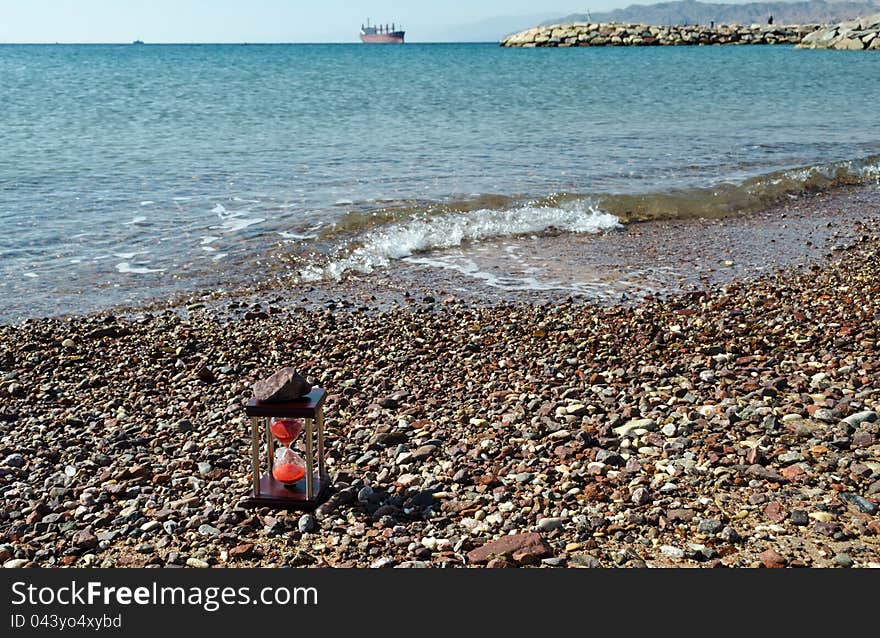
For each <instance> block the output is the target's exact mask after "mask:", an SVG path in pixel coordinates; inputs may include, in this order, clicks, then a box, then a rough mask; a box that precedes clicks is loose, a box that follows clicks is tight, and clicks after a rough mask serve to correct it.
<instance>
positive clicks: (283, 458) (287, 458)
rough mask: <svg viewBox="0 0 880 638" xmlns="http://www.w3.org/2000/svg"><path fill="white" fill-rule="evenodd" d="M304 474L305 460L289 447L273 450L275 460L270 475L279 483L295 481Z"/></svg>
mask: <svg viewBox="0 0 880 638" xmlns="http://www.w3.org/2000/svg"><path fill="white" fill-rule="evenodd" d="M305 475H306V462H305V461H304V460H303V458H302V457H301V456H300V455H299V454H297V453H296V452H294V451H293V450H291V449H290V448H289V447H285V446H282V447H279V448H278V449H277V450H275V460H274V463H273V464H272V476H274V477H275V480H276V481H278V482H280V483H286V484H290V483H296V482H297V481H299V480H300V479H301V478H302V477H304V476H305Z"/></svg>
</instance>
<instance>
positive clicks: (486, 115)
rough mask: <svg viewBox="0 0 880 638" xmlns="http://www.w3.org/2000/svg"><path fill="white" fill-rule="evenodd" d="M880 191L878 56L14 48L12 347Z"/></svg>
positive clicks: (3, 51) (734, 50)
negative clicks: (198, 300) (222, 302)
mask: <svg viewBox="0 0 880 638" xmlns="http://www.w3.org/2000/svg"><path fill="white" fill-rule="evenodd" d="M878 179H880V55H877V54H876V53H875V52H865V51H808V50H797V49H795V48H794V47H791V46H730V47H670V48H660V47H657V48H655V47H613V48H586V49H584V48H581V49H575V48H572V49H506V48H501V47H499V46H497V44H494V43H483V44H409V43H408V44H405V45H402V46H399V45H398V46H370V45H362V44H328V45H306V44H302V45H299V44H291V45H283V44H279V45H245V44H241V45H225V44H224V45H201V44H199V45H150V44H146V45H130V44H125V45H0V322H6V323H8V322H15V321H21V320H24V319H27V318H31V317H43V316H56V315H64V314H69V313H89V312H93V311H99V310H102V309H106V308H112V307H118V306H128V305H138V304H147V303H155V302H156V301H161V300H169V301H170V300H173V299H175V298H179V297H181V296H186V295H188V294H191V293H193V292H197V291H215V292H217V293H218V294H221V293H224V292H226V291H229V292H232V291H236V290H247V289H251V288H254V287H259V286H260V285H261V282H264V281H266V280H268V279H272V278H274V279H276V280H277V279H278V278H279V277H283V278H285V280H286V281H287V282H289V285H291V286H304V287H305V286H314V285H320V282H321V281H336V280H340V279H341V280H344V279H345V278H346V277H349V276H351V275H352V274H356V275H357V276H359V277H360V276H363V275H364V273H367V274H369V273H376V272H379V271H383V270H384V269H387V268H388V267H389V265H391V264H393V263H394V262H395V261H397V260H414V261H417V260H422V262H423V263H424V264H426V265H425V268H443V267H444V263H443V256H444V254H445V253H444V251H449V250H452V249H460V248H461V247H462V246H474V245H480V244H481V243H482V242H486V243H487V245H488V244H489V243H491V242H495V244H497V240H498V238H504V237H516V236H522V235H529V236H533V235H539V236H540V235H542V234H543V235H546V241H548V242H552V241H554V237H558V236H559V234H560V233H562V234H566V233H603V232H613V230H614V229H617V228H620V227H621V226H622V225H626V224H635V223H639V222H641V221H644V220H650V219H663V218H676V217H689V216H691V217H694V216H697V217H703V216H720V215H742V214H748V213H749V212H750V211H753V210H757V209H765V208H767V207H768V206H772V205H774V203H778V202H779V201H782V200H784V199H786V198H791V197H798V196H799V195H800V194H802V193H805V192H808V191H814V190H821V189H826V188H834V187H836V186H839V185H842V184H854V183H872V182H873V183H876V182H877V181H878ZM550 231H552V232H550ZM426 256H427V257H428V258H426ZM476 275H479V273H476ZM521 283H522V282H521ZM524 285H525V286H526V287H527V286H528V284H527V282H526V283H525V284H524Z"/></svg>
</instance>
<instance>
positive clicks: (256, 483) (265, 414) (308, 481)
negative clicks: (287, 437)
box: [242, 388, 330, 510]
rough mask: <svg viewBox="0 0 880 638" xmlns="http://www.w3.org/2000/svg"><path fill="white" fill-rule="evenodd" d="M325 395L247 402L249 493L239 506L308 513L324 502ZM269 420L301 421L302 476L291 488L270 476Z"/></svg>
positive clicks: (272, 450)
mask: <svg viewBox="0 0 880 638" xmlns="http://www.w3.org/2000/svg"><path fill="white" fill-rule="evenodd" d="M326 396H327V393H326V391H325V390H324V388H312V391H311V392H309V393H308V394H307V395H305V396H304V397H302V398H300V399H298V400H296V401H286V402H278V403H276V402H264V401H257V399H255V398H254V399H251V400H250V401H248V403H247V405H246V406H245V413H246V414H247V415H248V416H249V417H250V419H251V456H252V458H251V462H252V466H253V467H252V470H253V491H252V493H251V495H250V496H249V497H248V498H246V499H245V500H244V502H243V503H242V504H243V505H245V506H249V507H274V508H278V509H300V510H310V509H314V508H315V507H317V506H318V505H319V504H320V503H321V502H323V501H324V500H325V499H326V496H327V492H328V489H329V487H330V479H329V476H328V475H327V468H326V466H325V463H324V411H323V404H324V399H325V398H326ZM273 418H280V419H301V420H302V421H303V422H304V428H303V430H304V433H303V434H301V435H300V436H301V437H304V446H303V447H304V452H305V454H304V456H305V462H306V473H305V477H304V478H303V479H302V480H300V481H298V482H297V483H295V484H292V485H291V484H287V485H285V484H284V483H281V482H280V481H278V480H276V479H275V478H274V477H273V476H272V463H273V462H274V459H275V443H276V442H275V438H274V437H273V436H272V433H271V431H270V429H269V428H270V424H271V422H272V419H273ZM264 432H265V434H264ZM261 441H263V443H262V444H261ZM291 445H292V444H291ZM261 448H262V450H261ZM261 452H262V453H261ZM316 453H317V454H316ZM264 455H265V456H264ZM262 458H265V460H266V463H267V469H266V472H263V470H262V462H261V459H262ZM316 466H317V467H316Z"/></svg>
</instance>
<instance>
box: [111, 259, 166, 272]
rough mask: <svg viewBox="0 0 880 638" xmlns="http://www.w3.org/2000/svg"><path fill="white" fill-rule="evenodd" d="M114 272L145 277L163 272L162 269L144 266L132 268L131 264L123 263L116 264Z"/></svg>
mask: <svg viewBox="0 0 880 638" xmlns="http://www.w3.org/2000/svg"><path fill="white" fill-rule="evenodd" d="M116 270H118V271H119V272H121V273H126V274H132V275H146V274H149V273H154V272H165V270H164V269H162V268H147V267H146V266H132V265H131V263H129V262H127V261H123V262H121V263H118V264H116Z"/></svg>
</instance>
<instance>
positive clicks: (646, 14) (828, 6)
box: [542, 0, 880, 25]
mask: <svg viewBox="0 0 880 638" xmlns="http://www.w3.org/2000/svg"><path fill="white" fill-rule="evenodd" d="M878 11H880V0H839V1H835V2H827V1H826V0H806V1H803V2H750V3H747V4H711V3H706V2H697V1H696V0H679V1H677V2H661V3H659V4H651V5H641V4H634V5H630V6H628V7H626V8H625V9H615V10H614V11H607V12H604V13H598V12H597V13H589V14H587V13H573V14H571V15H568V16H565V17H564V18H558V19H556V20H548V21H547V22H544V23H542V24H555V23H559V22H642V23H646V24H657V25H664V24H709V23H710V22H715V24H754V23H758V24H763V23H766V22H767V18H768V17H769V16H773V22H774V23H775V24H810V23H822V24H825V23H832V22H833V23H836V22H842V21H844V20H850V19H852V18H857V17H859V16H864V15H869V14H872V13H877V12H878Z"/></svg>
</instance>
